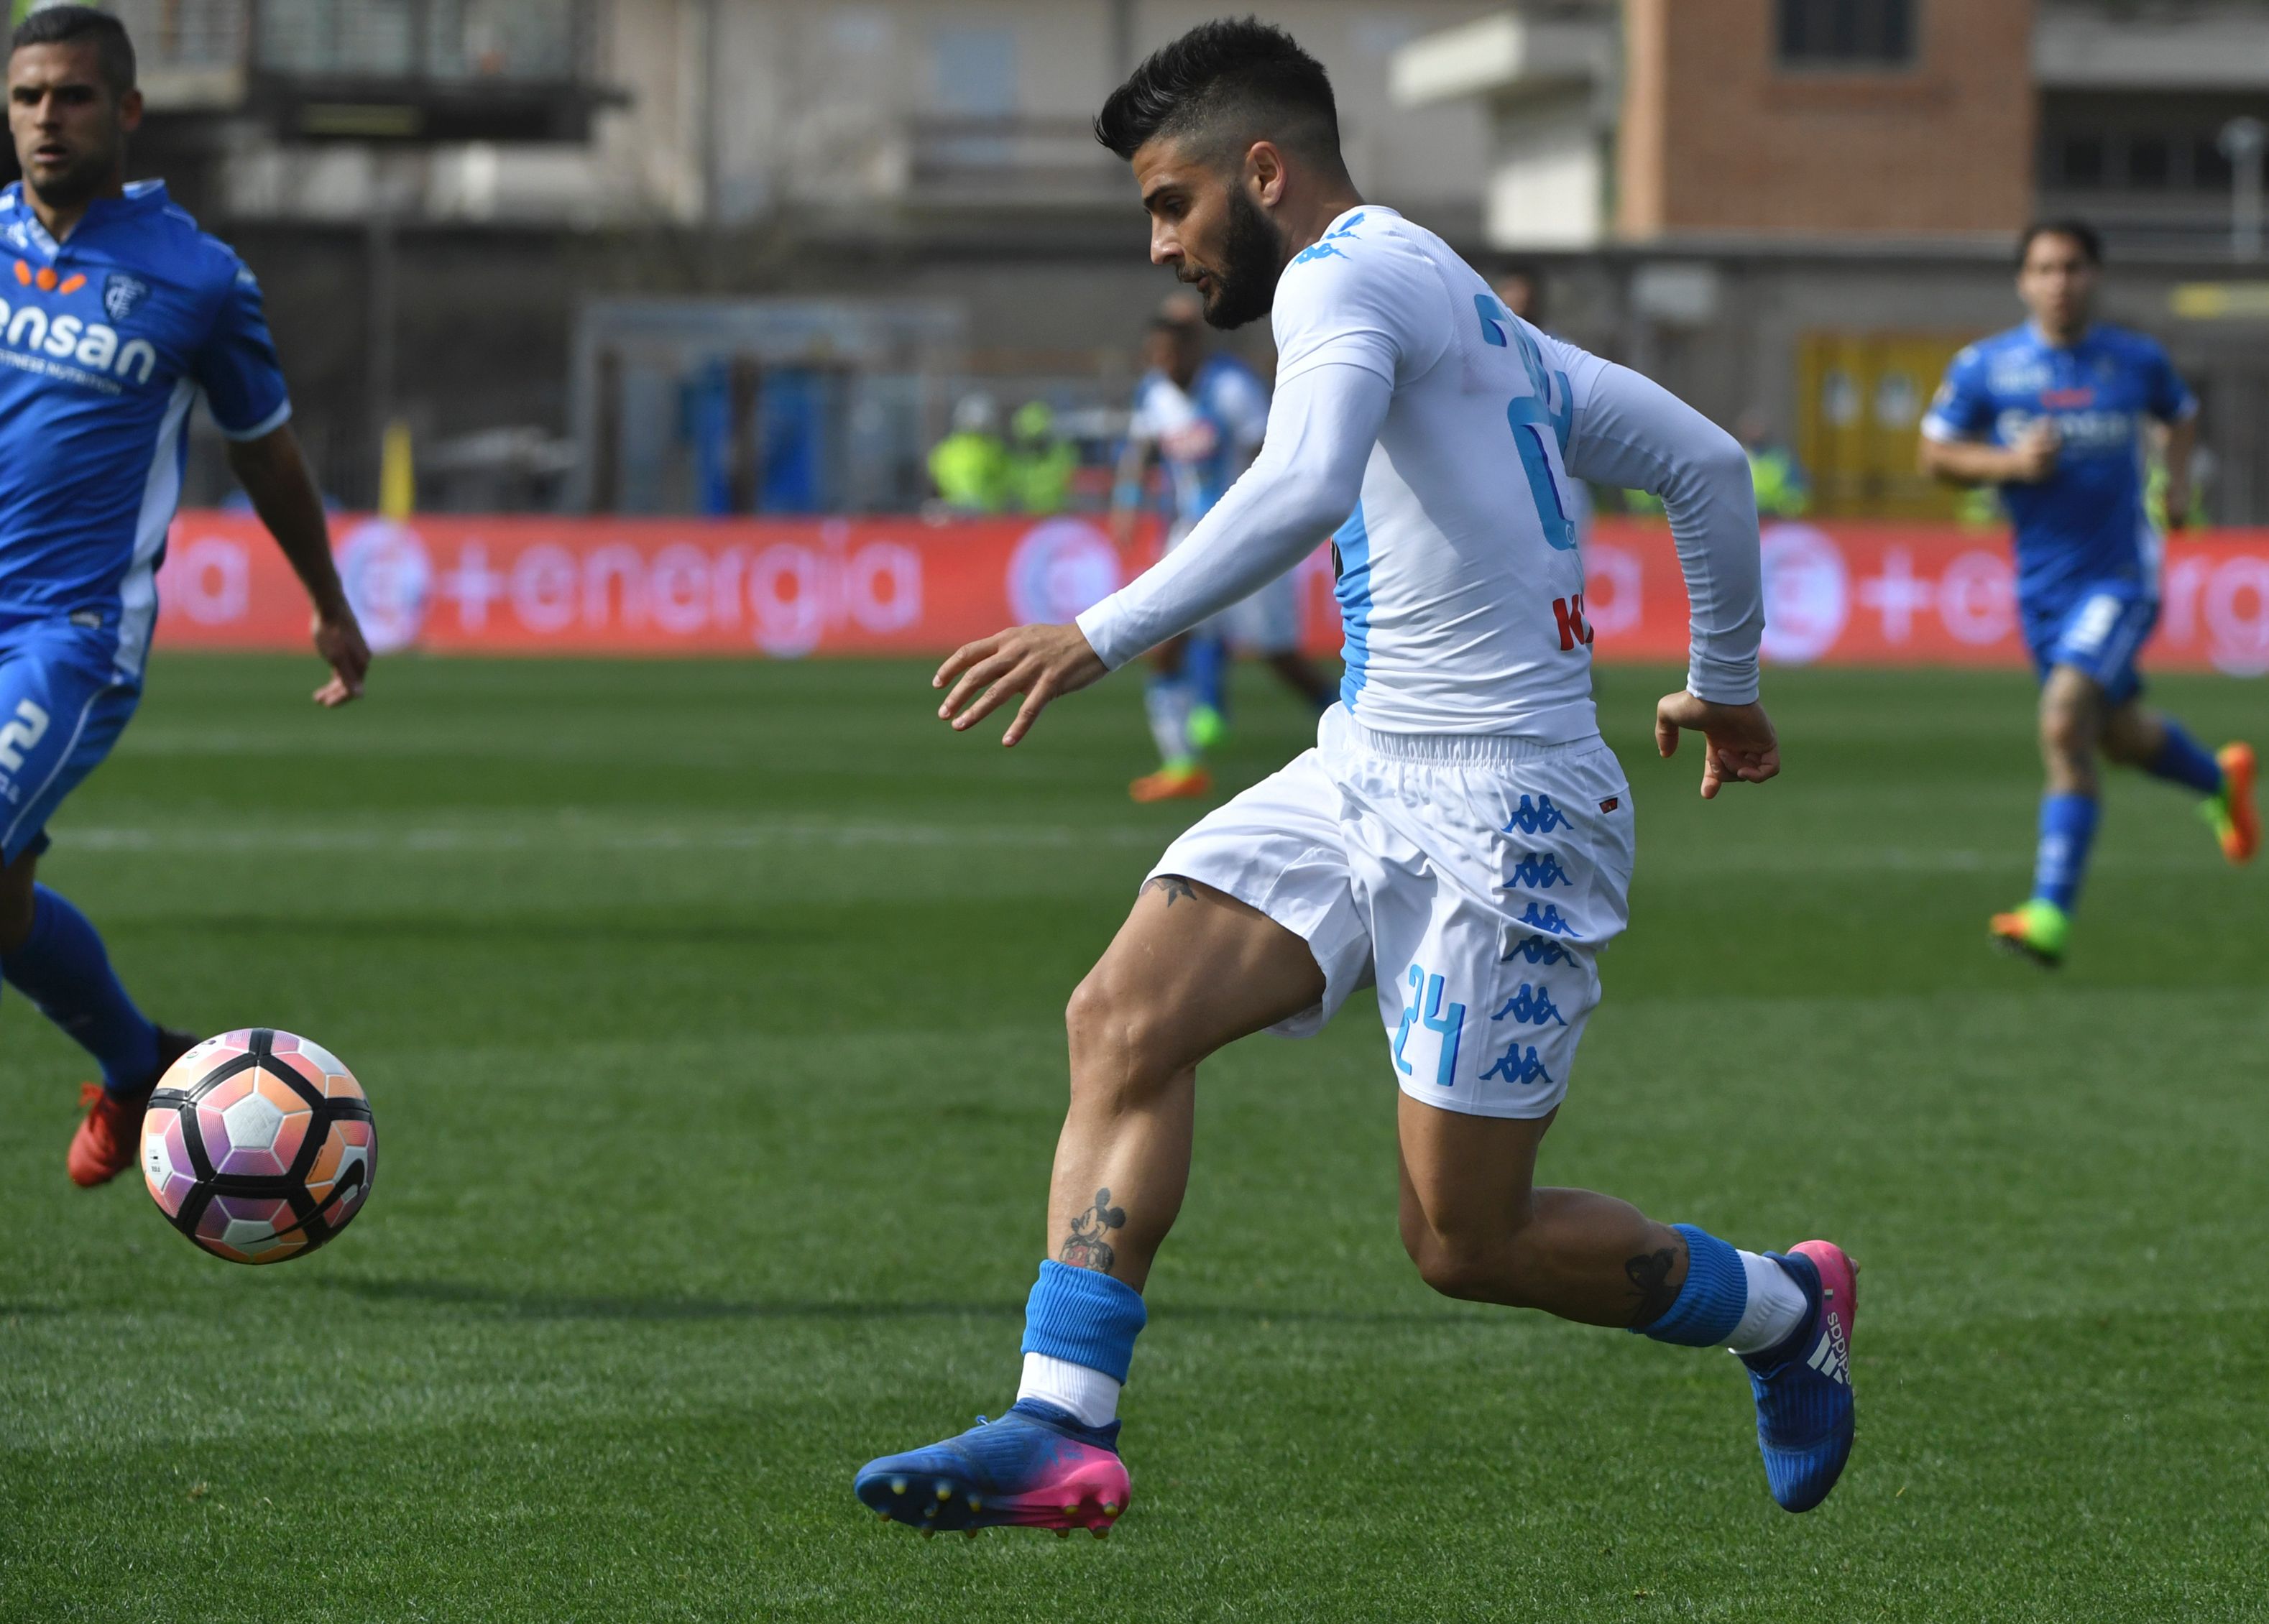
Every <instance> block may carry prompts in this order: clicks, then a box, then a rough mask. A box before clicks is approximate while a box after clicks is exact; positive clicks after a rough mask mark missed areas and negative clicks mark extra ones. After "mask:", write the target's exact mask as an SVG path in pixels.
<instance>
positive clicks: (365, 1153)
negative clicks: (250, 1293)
mask: <svg viewBox="0 0 2269 1624" xmlns="http://www.w3.org/2000/svg"><path fill="white" fill-rule="evenodd" d="M377 1170H378V1127H377V1125H376V1124H375V1123H373V1121H372V1120H371V1115H370V1102H369V1101H368V1100H367V1099H366V1098H365V1097H364V1096H363V1091H362V1085H361V1084H360V1083H358V1082H357V1081H355V1080H354V1074H352V1073H351V1072H350V1071H348V1070H347V1068H346V1067H344V1066H342V1065H341V1064H339V1061H338V1058H337V1057H336V1056H335V1055H333V1054H332V1053H331V1052H329V1050H327V1049H325V1048H324V1047H323V1046H322V1045H321V1044H317V1043H312V1042H310V1041H309V1040H308V1039H307V1038H305V1037H293V1036H292V1034H291V1033H289V1032H278V1031H275V1030H271V1029H270V1028H268V1027H264V1026H262V1027H253V1028H250V1029H248V1030H243V1031H236V1032H224V1033H222V1034H221V1035H220V1036H219V1037H208V1038H206V1039H205V1040H204V1042H203V1043H201V1044H199V1045H197V1046H196V1048H194V1049H192V1050H190V1051H189V1052H188V1053H187V1054H185V1055H183V1056H182V1057H181V1059H178V1060H176V1061H174V1064H173V1066H172V1067H170V1068H168V1069H167V1071H166V1074H165V1075H164V1076H163V1077H160V1078H159V1080H158V1088H157V1091H156V1092H155V1093H153V1094H152V1095H151V1096H150V1110H149V1114H148V1115H146V1116H144V1118H142V1177H143V1178H144V1180H145V1181H146V1182H147V1183H148V1184H149V1186H150V1195H151V1199H152V1200H155V1201H156V1202H157V1203H158V1210H159V1211H160V1212H162V1213H164V1214H166V1221H167V1222H170V1223H171V1224H172V1225H173V1226H174V1228H175V1229H179V1230H180V1231H181V1233H182V1234H184V1235H186V1236H188V1237H189V1239H191V1240H192V1241H194V1242H196V1244H198V1245H199V1246H202V1247H203V1248H204V1249H205V1251H209V1252H211V1253H212V1254H213V1256H215V1257H216V1258H226V1259H228V1260H229V1261H230V1262H232V1263H282V1262H284V1261H285V1259H290V1258H299V1257H304V1256H305V1255H307V1253H308V1252H311V1251H314V1250H315V1248H316V1247H318V1246H321V1245H322V1244H323V1243H324V1242H325V1241H328V1240H329V1239H330V1238H331V1236H334V1235H336V1234H337V1233H338V1232H339V1231H340V1230H341V1229H345V1228H346V1227H347V1221H348V1220H349V1219H351V1218H352V1217H353V1216H354V1215H355V1214H357V1213H358V1212H359V1211H361V1210H362V1204H363V1202H364V1201H365V1200H366V1199H367V1198H368V1197H369V1195H370V1183H371V1177H372V1175H373V1174H374V1173H375V1172H376V1171H377Z"/></svg>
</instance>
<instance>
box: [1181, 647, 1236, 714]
mask: <svg viewBox="0 0 2269 1624" xmlns="http://www.w3.org/2000/svg"><path fill="white" fill-rule="evenodd" d="M1182 668H1183V669H1184V670H1185V671H1186V672H1188V673H1189V678H1190V681H1191V682H1192V683H1195V684H1196V686H1197V690H1198V703H1199V704H1200V705H1211V706H1212V707H1213V709H1214V711H1215V712H1216V714H1218V715H1221V716H1227V715H1228V714H1229V649H1228V648H1227V646H1225V645H1223V642H1222V640H1221V639H1219V638H1217V637H1194V638H1192V639H1190V640H1189V645H1188V650H1187V652H1186V653H1185V654H1184V655H1183V656H1182Z"/></svg>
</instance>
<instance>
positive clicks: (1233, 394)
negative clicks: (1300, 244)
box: [1111, 292, 1336, 801]
mask: <svg viewBox="0 0 2269 1624" xmlns="http://www.w3.org/2000/svg"><path fill="white" fill-rule="evenodd" d="M1203 319H1204V318H1203V312H1202V307H1201V306H1200V304H1199V302H1198V300H1197V299H1196V298H1195V297H1194V296H1193V295H1191V294H1188V293H1184V292H1177V293H1175V294H1173V295H1172V296H1171V297H1170V298H1168V299H1166V301H1165V302H1164V304H1163V305H1161V306H1160V307H1159V310H1158V314H1157V316H1156V317H1155V318H1153V320H1152V321H1151V323H1150V330H1149V335H1148V336H1147V337H1146V339H1145V340H1144V343H1143V355H1144V359H1145V360H1146V361H1147V363H1148V365H1149V370H1148V371H1147V372H1145V373H1143V375H1142V381H1141V382H1140V383H1139V384H1137V385H1136V386H1135V417H1134V421H1133V423H1132V424H1130V425H1129V427H1128V429H1127V447H1126V449H1125V451H1124V452H1123V453H1122V454H1121V455H1120V463H1119V474H1118V478H1117V480H1116V481H1115V482H1114V484H1113V486H1112V501H1111V516H1112V530H1113V533H1114V534H1115V535H1117V537H1118V539H1119V541H1120V543H1121V545H1124V544H1125V543H1127V542H1128V541H1130V540H1132V539H1133V536H1134V533H1135V520H1136V518H1137V515H1138V513H1139V512H1140V510H1141V506H1142V491H1143V486H1144V483H1145V481H1146V480H1147V478H1148V476H1149V469H1150V467H1151V465H1152V464H1153V463H1154V462H1155V463H1157V464H1158V465H1160V466H1162V467H1163V468H1164V470H1165V473H1166V499H1167V512H1168V515H1169V517H1168V528H1167V531H1166V543H1165V550H1166V551H1168V552H1171V551H1172V550H1174V548H1175V547H1176V546H1177V545H1179V543H1180V542H1181V541H1182V538H1183V537H1185V536H1186V535H1188V534H1189V533H1190V529H1191V528H1192V527H1193V526H1194V525H1195V524H1196V523H1197V521H1198V520H1200V519H1202V518H1203V517H1204V516H1205V515H1206V514H1207V513H1208V512H1210V511H1211V510H1212V508H1213V506H1214V504H1215V503H1216V502H1218V501H1219V500H1220V499H1221V498H1222V496H1223V493H1224V492H1225V491H1228V489H1229V488H1230V486H1231V484H1235V483H1236V481H1237V477H1238V475H1240V474H1242V473H1243V472H1244V471H1245V467H1246V465H1247V464H1249V463H1250V462H1251V461H1253V457H1254V455H1255V454H1257V453H1258V452H1259V451H1260V443H1261V440H1262V439H1263V438H1264V437H1265V436H1266V434H1267V433H1268V389H1267V388H1266V387H1265V386H1263V385H1262V383H1261V381H1260V379H1259V378H1258V377H1256V376H1255V375H1254V374H1253V369H1252V368H1250V367H1248V366H1246V365H1245V364H1244V363H1243V362H1242V361H1239V360H1238V359H1237V358H1235V357H1234V356H1229V355H1221V354H1216V355H1211V356H1208V354H1207V353H1206V342H1205V336H1204V328H1203V326H1202V322H1203ZM1232 647H1235V648H1238V649H1242V650H1245V651H1247V652H1250V653H1255V654H1258V655H1260V657H1262V658H1263V659H1265V660H1266V661H1268V665H1269V668H1271V669H1272V670H1274V671H1275V673H1276V674H1277V675H1279V676H1281V677H1282V678H1283V679H1284V681H1285V683H1287V684H1288V685H1289V686H1290V687H1291V688H1292V690H1294V691H1295V692H1297V693H1298V694H1299V695H1300V696H1301V697H1302V698H1305V699H1306V700H1307V701H1308V702H1309V703H1310V704H1311V705H1314V706H1315V707H1316V709H1317V711H1318V712H1322V711H1323V710H1324V709H1326V708H1327V706H1329V705H1331V703H1332V701H1333V699H1334V698H1336V690H1334V686H1333V684H1332V683H1331V680H1330V679H1329V678H1328V677H1327V676H1326V675H1324V674H1323V672H1322V671H1321V670H1320V669H1319V668H1317V666H1316V664H1315V662H1314V661H1311V660H1309V659H1308V658H1307V656H1306V655H1304V654H1303V653H1301V652H1300V606H1299V595H1298V587H1297V581H1296V580H1295V579H1294V577H1293V576H1291V575H1289V574H1288V575H1285V576H1282V577H1281V578H1279V579H1276V580H1274V581H1271V582H1270V583H1269V584H1268V586H1266V587H1262V588H1261V589H1260V591H1258V592H1256V593H1254V594H1253V595H1252V596H1251V597H1249V598H1246V599H1245V600H1244V601H1243V602H1238V603H1236V604H1232V605H1231V607H1230V608H1229V609H1225V610H1223V612H1222V613H1220V614H1219V615H1216V616H1213V617H1212V618H1211V619H1210V620H1208V621H1207V622H1206V623H1205V624H1203V625H1201V626H1199V627H1198V628H1197V629H1196V630H1195V631H1191V632H1188V633H1186V635H1184V636H1181V637H1178V638H1172V639H1168V640H1167V641H1166V642H1165V643H1164V644H1161V645H1160V646H1158V648H1157V650H1155V651H1154V652H1153V653H1152V655H1151V669H1152V675H1151V677H1150V683H1149V688H1148V690H1146V691H1145V694H1144V706H1145V708H1146V710H1147V711H1148V712H1149V719H1150V734H1151V737H1152V739H1153V740H1154V741H1155V742H1157V747H1158V758H1159V764H1158V769H1157V771H1155V772H1151V773H1148V774H1145V775H1144V776H1143V777H1142V778H1139V779H1135V781H1134V783H1133V784H1131V785H1129V786H1127V793H1128V794H1130V795H1132V796H1133V797H1134V798H1135V800H1136V801H1168V800H1175V799H1179V798H1184V797H1195V796H1202V795H1204V794H1208V792H1209V791H1210V790H1211V789H1212V787H1213V775H1212V774H1211V773H1209V772H1208V771H1206V769H1205V765H1204V755H1205V752H1206V751H1207V750H1208V749H1211V748H1212V747H1213V746H1215V745H1216V744H1218V743H1219V742H1221V740H1222V739H1223V737H1224V736H1225V735H1226V734H1227V731H1228V719H1227V692H1226V690H1227V668H1228V656H1229V653H1230V650H1231V648H1232Z"/></svg>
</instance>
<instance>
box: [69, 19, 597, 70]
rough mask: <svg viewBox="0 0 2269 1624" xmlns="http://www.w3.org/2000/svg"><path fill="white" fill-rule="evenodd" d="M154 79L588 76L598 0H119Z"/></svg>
mask: <svg viewBox="0 0 2269 1624" xmlns="http://www.w3.org/2000/svg"><path fill="white" fill-rule="evenodd" d="M107 9H108V10H109V11H112V12H113V13H114V14H115V16H116V17H117V18H119V20H120V21H122V22H123V23H124V24H125V25H126V27H127V31H128V33H129V34H131V35H132V37H133V40H134V48H135V53H136V55H137V56H138V57H139V58H140V61H141V65H142V69H143V72H144V76H145V78H146V77H155V78H158V79H159V80H160V81H162V80H163V79H164V78H165V76H166V75H167V74H168V73H177V72H181V71H183V70H189V71H196V70H250V71H252V72H255V73H260V74H266V75H272V76H277V77H283V78H316V79H324V78H331V79H356V80H364V81H368V80H373V79H415V80H433V81H440V82H443V83H450V82H462V81H468V80H472V81H478V80H484V79H485V80H501V81H506V82H521V83H553V84H557V83H562V82H569V81H574V80H580V79H583V78H588V76H589V73H590V70H591V68H592V66H593V45H594V41H595V37H596V29H595V16H594V11H595V0H109V4H108V7H107Z"/></svg>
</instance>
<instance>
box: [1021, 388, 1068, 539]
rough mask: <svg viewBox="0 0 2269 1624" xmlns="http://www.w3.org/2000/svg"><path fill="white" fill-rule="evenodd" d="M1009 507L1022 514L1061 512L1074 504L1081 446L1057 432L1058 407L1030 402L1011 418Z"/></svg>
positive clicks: (1043, 402) (1041, 402) (1042, 402)
mask: <svg viewBox="0 0 2269 1624" xmlns="http://www.w3.org/2000/svg"><path fill="white" fill-rule="evenodd" d="M1005 468H1006V476H1007V488H1008V498H1009V506H1010V507H1013V508H1014V509H1015V510H1016V512H1018V513H1061V512H1063V510H1064V509H1065V508H1066V507H1068V506H1070V505H1071V479H1072V476H1073V475H1074V474H1075V473H1077V472H1078V471H1079V447H1076V446H1075V445H1073V444H1072V443H1071V441H1069V440H1068V439H1065V438H1064V437H1063V436H1062V435H1061V434H1059V433H1057V432H1056V414H1055V409H1054V408H1053V407H1052V406H1050V405H1049V404H1048V403H1047V402H1046V401H1026V402H1024V404H1023V405H1022V406H1019V407H1017V408H1016V415H1015V416H1014V417H1010V418H1009V445H1008V448H1007V460H1006V463H1005Z"/></svg>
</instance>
